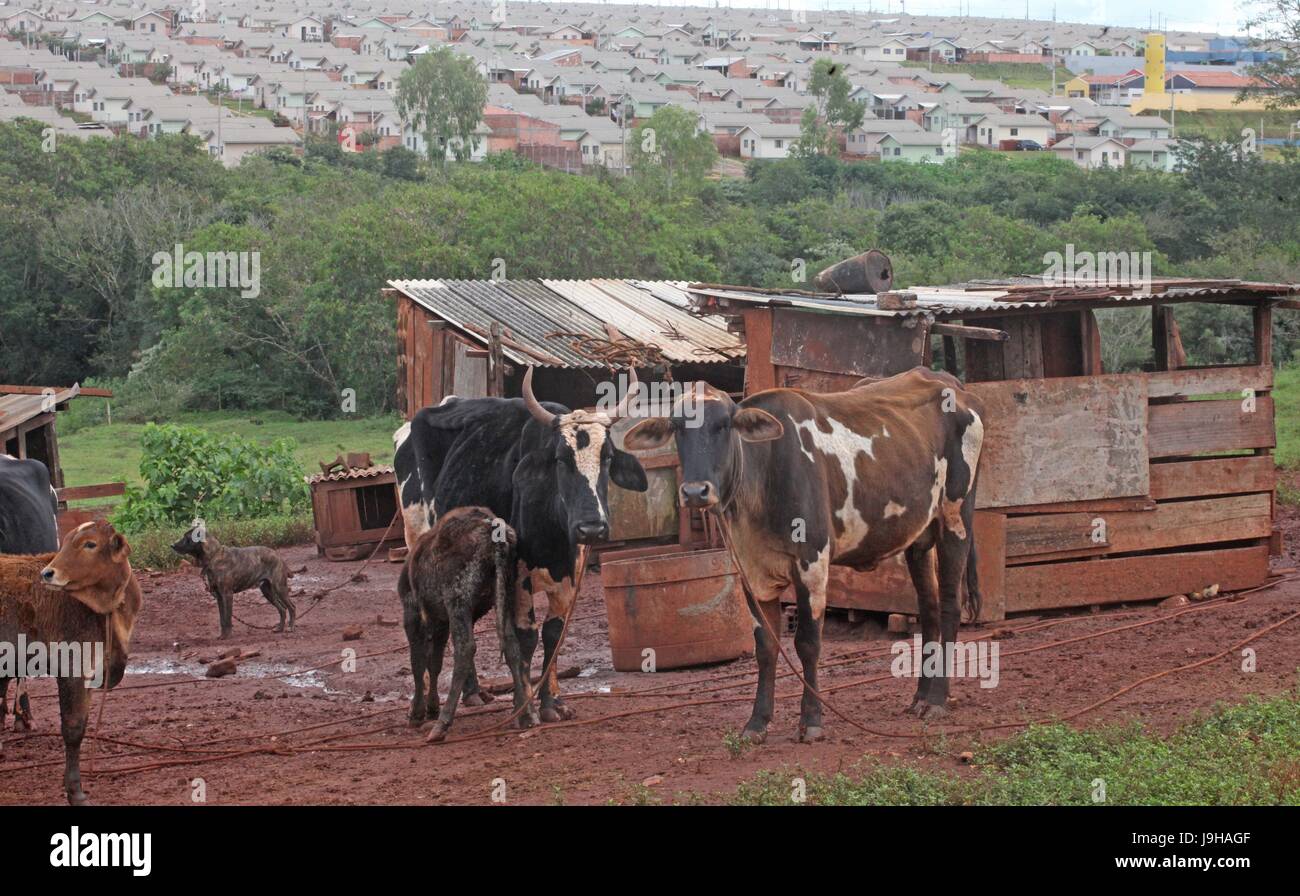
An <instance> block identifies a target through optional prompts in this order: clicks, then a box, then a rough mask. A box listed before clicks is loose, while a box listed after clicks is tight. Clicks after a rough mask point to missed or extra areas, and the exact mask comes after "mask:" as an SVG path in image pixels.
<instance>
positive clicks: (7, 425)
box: [0, 385, 81, 451]
mask: <svg viewBox="0 0 1300 896" xmlns="http://www.w3.org/2000/svg"><path fill="white" fill-rule="evenodd" d="M80 394H81V387H80V386H75V385H74V386H72V387H71V388H69V389H62V390H57V391H56V390H53V389H51V390H50V391H49V392H48V393H46V394H42V395H19V394H8V393H6V394H3V395H0V432H8V431H9V430H11V429H13V428H14V427H16V426H21V425H22V424H24V423H26V422H27V421H28V420H31V419H32V418H33V417H39V416H40V415H41V414H45V413H48V412H49V411H51V410H53V409H54V406H55V405H60V404H63V403H64V402H65V401H71V400H72V399H74V398H76V397H77V396H78V395H80ZM3 449H4V445H3V444H0V451H2V450H3Z"/></svg>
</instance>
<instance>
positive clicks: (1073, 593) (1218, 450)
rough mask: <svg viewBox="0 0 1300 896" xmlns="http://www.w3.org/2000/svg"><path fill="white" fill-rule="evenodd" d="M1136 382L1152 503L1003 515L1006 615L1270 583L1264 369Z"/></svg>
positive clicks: (1270, 483) (1270, 432) (1271, 438)
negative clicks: (1144, 399) (1144, 396)
mask: <svg viewBox="0 0 1300 896" xmlns="http://www.w3.org/2000/svg"><path fill="white" fill-rule="evenodd" d="M1134 376H1140V377H1142V378H1143V379H1144V380H1145V381H1146V384H1147V390H1148V410H1147V423H1148V430H1147V447H1148V451H1149V454H1150V491H1149V498H1150V502H1149V503H1148V504H1147V505H1146V506H1145V507H1133V508H1131V509H1126V508H1123V507H1122V506H1116V505H1106V504H1104V503H1102V502H1086V501H1085V502H1081V503H1079V504H1077V505H1076V507H1075V508H1070V507H1064V508H1052V509H1054V510H1058V511H1059V510H1066V511H1067V512H1057V513H1045V512H1034V511H1032V510H1031V509H1030V508H1016V507H1009V508H1005V510H1006V512H1007V523H1006V586H1005V587H1006V593H1007V604H1006V610H1007V612H1031V611H1037V610H1045V609H1054V608H1061V607H1069V606H1079V605H1087V604H1108V603H1120V602H1125V601H1138V600H1145V599H1151V598H1159V597H1165V596H1168V595H1170V594H1177V593H1185V592H1190V591H1197V590H1200V589H1203V588H1205V587H1207V586H1209V585H1214V584H1217V585H1219V587H1220V588H1222V589H1225V590H1230V589H1234V588H1247V587H1251V586H1253V585H1257V584H1260V583H1261V582H1262V581H1264V579H1265V577H1266V576H1267V574H1268V552H1269V547H1268V540H1269V536H1270V534H1271V532H1272V527H1273V507H1274V488H1275V484H1276V482H1275V479H1276V476H1275V472H1274V465H1273V458H1272V456H1271V449H1272V448H1273V446H1274V445H1275V441H1276V436H1275V432H1274V419H1273V402H1272V399H1271V398H1270V397H1269V395H1268V392H1269V391H1270V390H1271V389H1272V386H1273V370H1272V367H1271V365H1267V366H1266V365H1258V366H1255V365H1252V366H1241V367H1217V368H1200V369H1190V370H1167V371H1158V372H1155V373H1151V374H1136V375H1134ZM1223 395H1230V396H1232V397H1221V396H1223ZM1206 396H1213V397H1209V398H1206ZM1025 511H1029V512H1025Z"/></svg>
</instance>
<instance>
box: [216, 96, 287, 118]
mask: <svg viewBox="0 0 1300 896" xmlns="http://www.w3.org/2000/svg"><path fill="white" fill-rule="evenodd" d="M204 96H206V97H207V98H208V102H209V103H212V105H214V106H215V105H218V102H219V104H220V105H222V106H225V107H226V108H227V109H229V110H230V111H231V112H234V113H235V114H236V115H256V116H258V117H260V118H265V119H266V120H267V121H273V120H275V112H273V111H272V110H270V109H262V108H259V107H258V106H256V105H255V104H254V102H253V100H243V101H242V102H241V101H240V99H239V97H229V96H223V97H222V98H221V99H220V101H218V100H217V98H216V97H215V96H213V95H212V94H210V93H205V94H204Z"/></svg>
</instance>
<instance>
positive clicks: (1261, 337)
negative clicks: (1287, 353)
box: [1254, 302, 1273, 367]
mask: <svg viewBox="0 0 1300 896" xmlns="http://www.w3.org/2000/svg"><path fill="white" fill-rule="evenodd" d="M1254 318H1255V363H1256V364H1258V365H1259V366H1260V367H1264V366H1267V365H1271V364H1272V363H1273V308H1272V306H1271V305H1269V304H1267V303H1265V302H1260V303H1259V304H1258V305H1256V306H1255V314H1254Z"/></svg>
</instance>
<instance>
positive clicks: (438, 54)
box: [397, 47, 487, 168]
mask: <svg viewBox="0 0 1300 896" xmlns="http://www.w3.org/2000/svg"><path fill="white" fill-rule="evenodd" d="M486 104H487V83H486V82H485V81H484V80H483V79H482V78H480V77H479V74H478V70H477V69H476V68H475V67H474V60H473V59H471V58H470V57H468V56H457V55H456V54H455V53H453V52H452V51H451V50H449V49H448V48H446V47H439V48H438V49H436V50H430V51H429V52H428V53H425V54H423V55H422V56H420V58H419V59H418V60H416V62H415V64H414V65H412V66H411V67H410V68H409V69H407V70H406V72H404V73H403V74H402V77H401V79H400V80H399V81H398V82H397V111H398V113H399V114H401V116H402V118H403V120H405V121H407V122H409V123H410V124H411V126H412V127H415V128H417V129H418V130H420V131H422V132H423V134H424V143H425V146H426V147H427V149H428V153H429V161H430V162H433V163H434V164H436V165H437V166H438V167H440V168H441V167H443V166H445V164H446V161H447V149H448V148H450V149H451V152H452V155H454V156H455V157H456V160H457V161H462V162H463V161H465V159H467V158H469V156H470V154H471V153H472V152H473V150H474V141H475V139H476V138H475V136H474V130H475V129H476V128H477V127H478V125H479V122H480V121H482V120H483V107H484V105H486Z"/></svg>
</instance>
